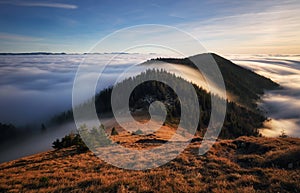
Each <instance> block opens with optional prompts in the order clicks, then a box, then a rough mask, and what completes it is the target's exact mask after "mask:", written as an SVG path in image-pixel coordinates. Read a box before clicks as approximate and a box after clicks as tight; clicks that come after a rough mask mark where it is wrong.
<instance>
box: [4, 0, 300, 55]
mask: <svg viewBox="0 0 300 193" xmlns="http://www.w3.org/2000/svg"><path fill="white" fill-rule="evenodd" d="M299 10H300V3H299V2H298V1H284V2H282V1H276V0H275V1H262V2H261V1H249V2H248V1H227V2H226V1H217V0H212V1H203V2H202V1H178V0H172V1H169V0H166V1H151V0H139V1H127V0H125V1H96V0H84V1H81V0H77V1H70V0H51V1H50V0H44V1H35V0H30V1H28V0H23V1H21V0H0V26H1V27H0V52H34V51H48V52H71V53H74V52H79V53H83V52H88V51H89V50H90V49H91V47H92V46H93V45H94V44H95V43H97V42H98V41H99V40H100V39H101V38H103V37H105V36H106V35H108V34H110V33H112V32H114V31H115V30H119V29H121V28H124V27H130V26H133V25H140V24H163V25H170V26H173V27H177V28H179V29H181V30H184V31H186V32H188V33H190V34H192V35H193V36H194V37H195V38H197V39H198V40H199V41H200V42H201V43H202V45H203V46H204V47H205V48H207V50H209V51H212V52H217V53H221V54H240V53H244V54H299V51H300V49H299V48H300V31H299V30H300V24H299V23H300V14H299V13H298V12H299ZM169 38H170V39H172V38H171V37H169ZM111 51H114V50H111Z"/></svg>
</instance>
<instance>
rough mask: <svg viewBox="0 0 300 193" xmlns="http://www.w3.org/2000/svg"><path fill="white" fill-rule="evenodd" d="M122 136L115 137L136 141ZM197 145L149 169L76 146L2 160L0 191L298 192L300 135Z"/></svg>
mask: <svg viewBox="0 0 300 193" xmlns="http://www.w3.org/2000/svg"><path fill="white" fill-rule="evenodd" d="M170 133H172V131H170ZM126 135H128V134H126V133H125V132H124V133H123V134H120V135H119V137H118V136H114V140H121V141H123V142H124V141H125V142H126V141H127V143H130V144H132V143H135V141H137V140H139V136H137V135H135V136H132V137H131V138H130V137H128V138H127V139H128V140H125V139H126V137H125V136H126ZM157 135H160V134H157ZM161 135H165V133H161ZM141 137H142V136H141ZM156 137H157V138H160V137H159V136H156ZM129 138H130V139H129ZM130 144H129V146H130ZM139 145H141V146H145V144H140V143H136V144H135V147H136V146H139ZM199 145H200V143H199V142H194V143H191V144H190V146H189V147H188V148H187V149H186V150H185V151H184V152H183V153H182V154H181V155H179V156H178V157H177V158H176V159H175V160H173V161H171V162H169V163H168V164H166V165H164V166H162V167H159V168H156V169H151V170H147V171H128V170H123V169H119V168H116V167H114V166H111V165H109V164H106V163H105V162H103V161H101V160H100V159H99V158H97V157H96V156H94V155H93V153H92V152H86V153H77V151H76V149H75V147H71V148H66V149H61V150H57V151H49V152H45V153H41V154H37V155H33V156H29V157H25V158H22V159H19V160H15V161H11V162H7V163H3V164H1V165H0V192H20V191H21V192H70V191H71V192H285V191H289V192H299V191H300V176H299V173H300V165H299V160H300V159H299V157H300V139H295V138H254V137H240V138H238V139H235V140H220V141H218V142H217V143H216V144H215V145H214V146H213V148H212V149H211V150H210V151H209V152H208V153H207V154H206V155H205V156H199V155H197V150H198V147H199ZM291 163H292V164H293V168H289V167H288V165H289V164H290V165H291Z"/></svg>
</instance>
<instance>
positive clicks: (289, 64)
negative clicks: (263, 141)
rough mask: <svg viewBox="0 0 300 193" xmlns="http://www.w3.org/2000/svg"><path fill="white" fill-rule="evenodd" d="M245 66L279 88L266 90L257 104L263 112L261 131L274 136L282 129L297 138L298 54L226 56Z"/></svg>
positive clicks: (299, 100)
mask: <svg viewBox="0 0 300 193" xmlns="http://www.w3.org/2000/svg"><path fill="white" fill-rule="evenodd" d="M227 57H228V58H229V59H231V60H232V61H234V62H235V63H236V64H239V65H241V66H243V67H245V68H248V69H251V70H253V71H254V72H256V73H258V74H260V75H263V76H265V77H268V78H270V79H272V80H273V81H275V82H277V83H279V84H280V85H281V87H282V89H280V90H274V91H267V92H266V93H265V95H264V96H263V97H262V101H261V103H260V106H261V107H262V108H263V109H264V110H265V111H267V116H268V117H269V118H271V120H270V121H266V122H265V127H266V128H265V129H263V130H262V134H263V135H266V136H278V135H279V134H281V132H282V131H283V130H284V132H285V133H286V134H287V135H289V136H295V137H300V55H230V56H227Z"/></svg>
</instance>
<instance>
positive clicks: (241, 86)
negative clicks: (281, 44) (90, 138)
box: [53, 54, 278, 138]
mask: <svg viewBox="0 0 300 193" xmlns="http://www.w3.org/2000/svg"><path fill="white" fill-rule="evenodd" d="M208 56H213V57H214V59H215V61H216V62H217V64H218V66H219V68H220V70H221V73H222V74H223V76H224V81H225V86H226V90H227V91H228V92H230V93H234V95H235V96H237V101H229V100H226V104H227V112H226V117H225V120H224V125H223V127H222V130H221V133H220V137H222V138H236V137H239V136H244V135H245V136H258V135H259V131H258V129H259V128H261V127H262V126H263V122H264V121H265V120H266V117H265V115H264V113H263V112H262V111H261V110H260V109H258V108H257V105H256V103H257V102H258V100H259V98H260V96H261V94H263V93H264V90H268V89H276V88H278V84H276V83H274V82H273V81H271V80H270V79H268V78H265V77H263V76H260V75H258V74H256V73H254V72H252V71H250V70H247V69H244V68H242V67H240V66H237V65H235V64H234V63H232V62H230V61H229V60H226V59H225V58H222V57H220V56H218V55H216V54H211V55H208V54H200V55H196V56H192V57H197V58H198V59H197V60H198V61H200V62H201V61H203V62H205V61H206V60H207V59H206V57H208ZM156 61H163V62H167V63H170V64H176V65H177V64H179V65H185V66H189V67H191V68H195V66H193V65H194V64H193V63H192V62H191V60H190V59H189V58H184V59H174V58H158V59H152V60H149V61H146V62H145V63H142V65H147V64H154V65H155V63H156ZM149 77H152V78H153V77H154V79H155V77H159V78H160V79H164V80H166V82H168V81H173V83H174V82H175V81H176V83H174V84H176V87H177V88H178V89H179V90H180V91H182V92H183V93H184V92H186V88H187V86H186V85H187V84H192V85H193V87H194V89H195V91H196V93H197V98H198V102H199V106H194V107H188V108H189V112H190V115H188V116H190V117H191V118H192V116H194V114H195V113H194V112H196V111H195V110H196V108H199V109H200V116H199V124H198V134H199V135H200V136H202V135H203V134H204V133H205V132H206V128H207V126H208V124H209V120H210V113H211V96H212V95H214V96H216V97H215V98H217V100H220V101H221V100H225V99H221V98H220V97H218V96H217V95H215V94H214V93H209V92H208V91H207V90H205V89H203V88H202V87H200V86H199V85H196V84H194V83H190V82H188V81H187V80H185V79H183V78H181V77H178V76H176V75H175V74H172V73H170V72H167V71H165V70H158V69H148V70H146V71H145V72H142V73H141V74H139V75H137V76H135V77H130V78H127V79H125V80H123V81H122V82H119V83H117V84H116V85H114V87H116V88H118V87H125V88H126V87H130V86H131V85H133V84H134V83H135V82H140V81H141V80H145V79H147V78H149ZM112 89H113V87H109V88H106V89H104V90H102V91H100V92H99V93H98V94H97V95H96V96H95V107H96V111H97V113H98V115H99V117H101V114H105V113H111V112H112V107H111V94H112ZM120 100H121V98H120ZM154 101H160V102H162V103H163V104H164V105H165V106H166V110H167V119H166V123H170V124H173V125H174V124H175V125H176V124H178V123H179V120H180V116H181V108H182V106H181V105H180V100H179V99H178V96H177V94H176V93H175V92H174V90H173V89H172V88H171V87H169V86H168V85H166V84H164V83H162V82H160V81H146V82H144V83H142V84H140V85H138V86H137V87H136V88H135V89H134V90H133V92H132V93H131V95H130V98H129V106H130V110H131V112H132V113H133V112H136V111H137V110H142V112H144V114H145V115H147V114H148V110H149V105H150V104H151V103H152V102H154ZM90 102H92V101H87V102H86V104H88V103H90ZM120 103H123V101H122V100H121V101H120ZM241 104H242V105H241ZM83 105H84V104H83ZM183 107H184V106H183ZM184 108H185V107H184ZM72 119H73V114H72V111H71V110H69V111H66V112H64V113H62V114H60V115H57V116H55V117H54V118H53V121H54V122H57V123H61V122H64V121H68V120H72ZM186 126H187V127H189V124H188V123H187V125H186Z"/></svg>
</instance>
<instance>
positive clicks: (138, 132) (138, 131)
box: [133, 129, 143, 135]
mask: <svg viewBox="0 0 300 193" xmlns="http://www.w3.org/2000/svg"><path fill="white" fill-rule="evenodd" d="M133 134H134V135H143V131H142V130H140V129H138V130H136V131H135V132H133Z"/></svg>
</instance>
